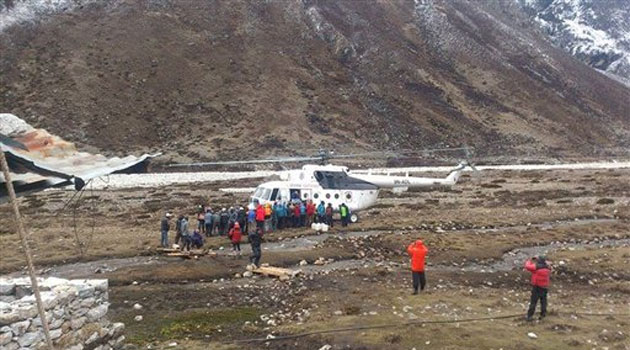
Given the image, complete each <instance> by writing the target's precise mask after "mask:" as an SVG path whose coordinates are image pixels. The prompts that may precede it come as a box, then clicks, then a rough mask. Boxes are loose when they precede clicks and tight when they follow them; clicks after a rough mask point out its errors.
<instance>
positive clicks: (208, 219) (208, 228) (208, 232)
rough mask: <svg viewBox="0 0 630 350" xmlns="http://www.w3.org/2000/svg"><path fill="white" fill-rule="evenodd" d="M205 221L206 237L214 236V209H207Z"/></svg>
mask: <svg viewBox="0 0 630 350" xmlns="http://www.w3.org/2000/svg"><path fill="white" fill-rule="evenodd" d="M204 223H205V225H206V237H210V236H212V227H213V225H212V209H210V208H208V209H206V214H205V215H204Z"/></svg>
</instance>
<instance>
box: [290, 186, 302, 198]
mask: <svg viewBox="0 0 630 350" xmlns="http://www.w3.org/2000/svg"><path fill="white" fill-rule="evenodd" d="M289 191H291V201H297V200H300V199H301V198H302V197H301V192H300V190H299V189H297V188H292V189H290V190H289Z"/></svg>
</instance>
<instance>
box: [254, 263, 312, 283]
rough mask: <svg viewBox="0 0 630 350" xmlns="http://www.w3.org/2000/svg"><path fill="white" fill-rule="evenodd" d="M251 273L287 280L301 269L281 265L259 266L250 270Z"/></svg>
mask: <svg viewBox="0 0 630 350" xmlns="http://www.w3.org/2000/svg"><path fill="white" fill-rule="evenodd" d="M252 272H253V273H257V274H261V275H263V276H273V277H277V278H279V279H280V280H287V279H290V278H292V277H295V275H297V274H299V273H300V272H301V270H291V269H285V268H282V267H275V266H261V267H258V268H255V269H253V270H252Z"/></svg>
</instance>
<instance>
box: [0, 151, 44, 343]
mask: <svg viewBox="0 0 630 350" xmlns="http://www.w3.org/2000/svg"><path fill="white" fill-rule="evenodd" d="M0 165H1V166H2V174H4V181H5V182H6V185H7V192H8V193H9V198H10V201H11V206H12V207H13V215H14V216H15V222H16V223H17V229H18V234H19V235H20V239H21V240H22V249H24V256H25V257H26V264H27V265H28V275H29V276H30V277H31V286H32V287H33V293H34V294H35V301H36V302H37V311H38V312H39V319H40V320H41V321H42V327H43V328H44V335H45V337H46V342H47V343H48V349H50V350H54V349H55V347H54V346H53V342H52V339H51V338H50V330H49V329H48V321H47V320H46V311H45V310H44V304H43V303H42V297H41V295H40V294H39V286H38V285H37V278H36V277H35V267H34V266H33V257H32V256H31V249H30V248H29V246H28V241H27V239H26V230H25V229H24V223H23V222H22V217H21V216H20V209H19V208H18V203H17V198H16V196H15V190H14V189H13V183H12V182H11V174H10V173H9V164H7V158H6V156H5V155H4V150H2V149H0Z"/></svg>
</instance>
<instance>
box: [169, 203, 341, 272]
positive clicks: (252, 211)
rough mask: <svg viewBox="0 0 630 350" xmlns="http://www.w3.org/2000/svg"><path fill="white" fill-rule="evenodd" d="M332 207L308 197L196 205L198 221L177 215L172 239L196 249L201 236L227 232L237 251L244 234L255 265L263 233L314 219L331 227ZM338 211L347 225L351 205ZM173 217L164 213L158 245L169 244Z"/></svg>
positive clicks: (201, 241)
mask: <svg viewBox="0 0 630 350" xmlns="http://www.w3.org/2000/svg"><path fill="white" fill-rule="evenodd" d="M334 211H335V210H334V208H333V206H332V203H328V205H326V203H325V202H324V201H321V202H320V203H319V204H318V205H315V204H314V203H313V201H311V200H308V201H302V200H300V199H297V198H294V199H293V200H291V201H289V202H284V201H276V202H274V203H273V204H272V203H269V202H267V203H264V204H261V203H258V202H254V205H253V206H251V207H250V208H249V209H245V208H243V207H239V206H234V207H230V208H229V209H228V208H222V209H221V210H216V211H215V210H213V209H212V208H211V207H206V206H203V205H199V206H197V208H196V213H195V217H196V220H197V223H196V226H194V227H195V228H194V229H191V224H190V222H189V220H190V219H189V217H188V216H187V215H184V214H182V215H179V217H178V218H177V220H176V222H175V225H174V226H175V240H174V243H175V245H176V247H178V248H179V249H181V250H190V249H198V248H202V247H203V245H204V236H205V237H211V236H215V235H216V236H226V237H227V238H228V239H230V241H231V243H232V249H233V251H234V253H235V254H239V255H240V251H241V248H240V243H241V239H242V236H243V234H246V235H247V237H248V240H249V242H250V244H252V252H253V254H252V258H251V260H252V263H254V264H255V265H256V266H258V264H259V263H260V252H261V250H260V242H262V237H263V236H264V235H265V233H268V232H273V231H276V230H282V229H287V228H297V227H310V226H311V224H313V223H325V224H327V225H328V226H330V227H332V226H333V225H334V219H333V214H334ZM338 211H339V215H340V218H341V225H342V226H343V227H345V226H348V224H349V223H350V209H349V208H348V206H347V205H346V204H345V203H342V204H341V205H340V206H339V208H338ZM172 217H173V215H172V214H171V213H166V214H165V215H164V217H163V218H162V221H161V241H160V245H161V246H162V247H163V248H169V247H170V246H169V239H168V233H169V231H170V230H171V223H170V220H171V218H172ZM191 230H192V233H191ZM256 255H258V256H257V257H256Z"/></svg>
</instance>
